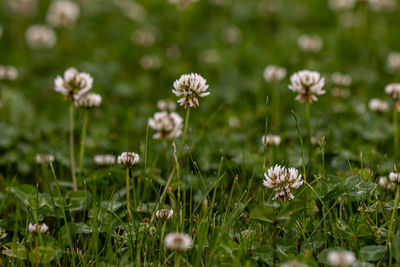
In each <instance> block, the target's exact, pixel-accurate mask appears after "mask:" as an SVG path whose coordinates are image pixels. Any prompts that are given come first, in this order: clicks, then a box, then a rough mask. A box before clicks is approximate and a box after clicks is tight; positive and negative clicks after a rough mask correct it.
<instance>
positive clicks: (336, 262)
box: [327, 250, 356, 267]
mask: <svg viewBox="0 0 400 267" xmlns="http://www.w3.org/2000/svg"><path fill="white" fill-rule="evenodd" d="M327 259H328V262H329V263H330V264H331V265H332V266H335V267H348V266H351V265H352V264H353V263H354V262H355V261H356V256H355V255H354V253H353V252H351V251H345V250H343V251H331V252H329V253H328V257H327Z"/></svg>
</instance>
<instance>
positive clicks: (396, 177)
mask: <svg viewBox="0 0 400 267" xmlns="http://www.w3.org/2000/svg"><path fill="white" fill-rule="evenodd" d="M389 178H390V181H392V183H394V184H396V185H399V184H400V173H397V172H391V173H390V174H389Z"/></svg>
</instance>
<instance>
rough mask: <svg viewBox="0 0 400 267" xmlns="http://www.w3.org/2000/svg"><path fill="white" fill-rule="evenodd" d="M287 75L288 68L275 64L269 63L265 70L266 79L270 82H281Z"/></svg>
mask: <svg viewBox="0 0 400 267" xmlns="http://www.w3.org/2000/svg"><path fill="white" fill-rule="evenodd" d="M285 76H286V69H285V68H282V67H279V66H275V65H268V66H267V67H266V68H265V69H264V72H263V77H264V80H265V81H266V82H269V83H273V82H280V81H281V80H282V79H283V78H285Z"/></svg>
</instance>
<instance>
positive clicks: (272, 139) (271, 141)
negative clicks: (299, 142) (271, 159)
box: [261, 134, 281, 146]
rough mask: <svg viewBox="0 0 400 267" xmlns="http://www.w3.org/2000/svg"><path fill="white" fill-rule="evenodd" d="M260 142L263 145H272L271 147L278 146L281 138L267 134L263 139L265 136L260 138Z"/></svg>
mask: <svg viewBox="0 0 400 267" xmlns="http://www.w3.org/2000/svg"><path fill="white" fill-rule="evenodd" d="M261 142H262V143H263V144H264V145H272V146H279V144H280V143H281V137H280V136H279V135H275V134H268V135H267V137H266V138H265V135H263V136H262V138H261Z"/></svg>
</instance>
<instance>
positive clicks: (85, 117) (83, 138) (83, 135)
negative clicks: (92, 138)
mask: <svg viewBox="0 0 400 267" xmlns="http://www.w3.org/2000/svg"><path fill="white" fill-rule="evenodd" d="M87 124H88V111H87V109H85V110H84V111H83V125H82V132H81V142H80V149H79V172H78V174H79V180H82V167H83V158H84V156H85V141H86V131H87V130H86V129H87Z"/></svg>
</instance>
